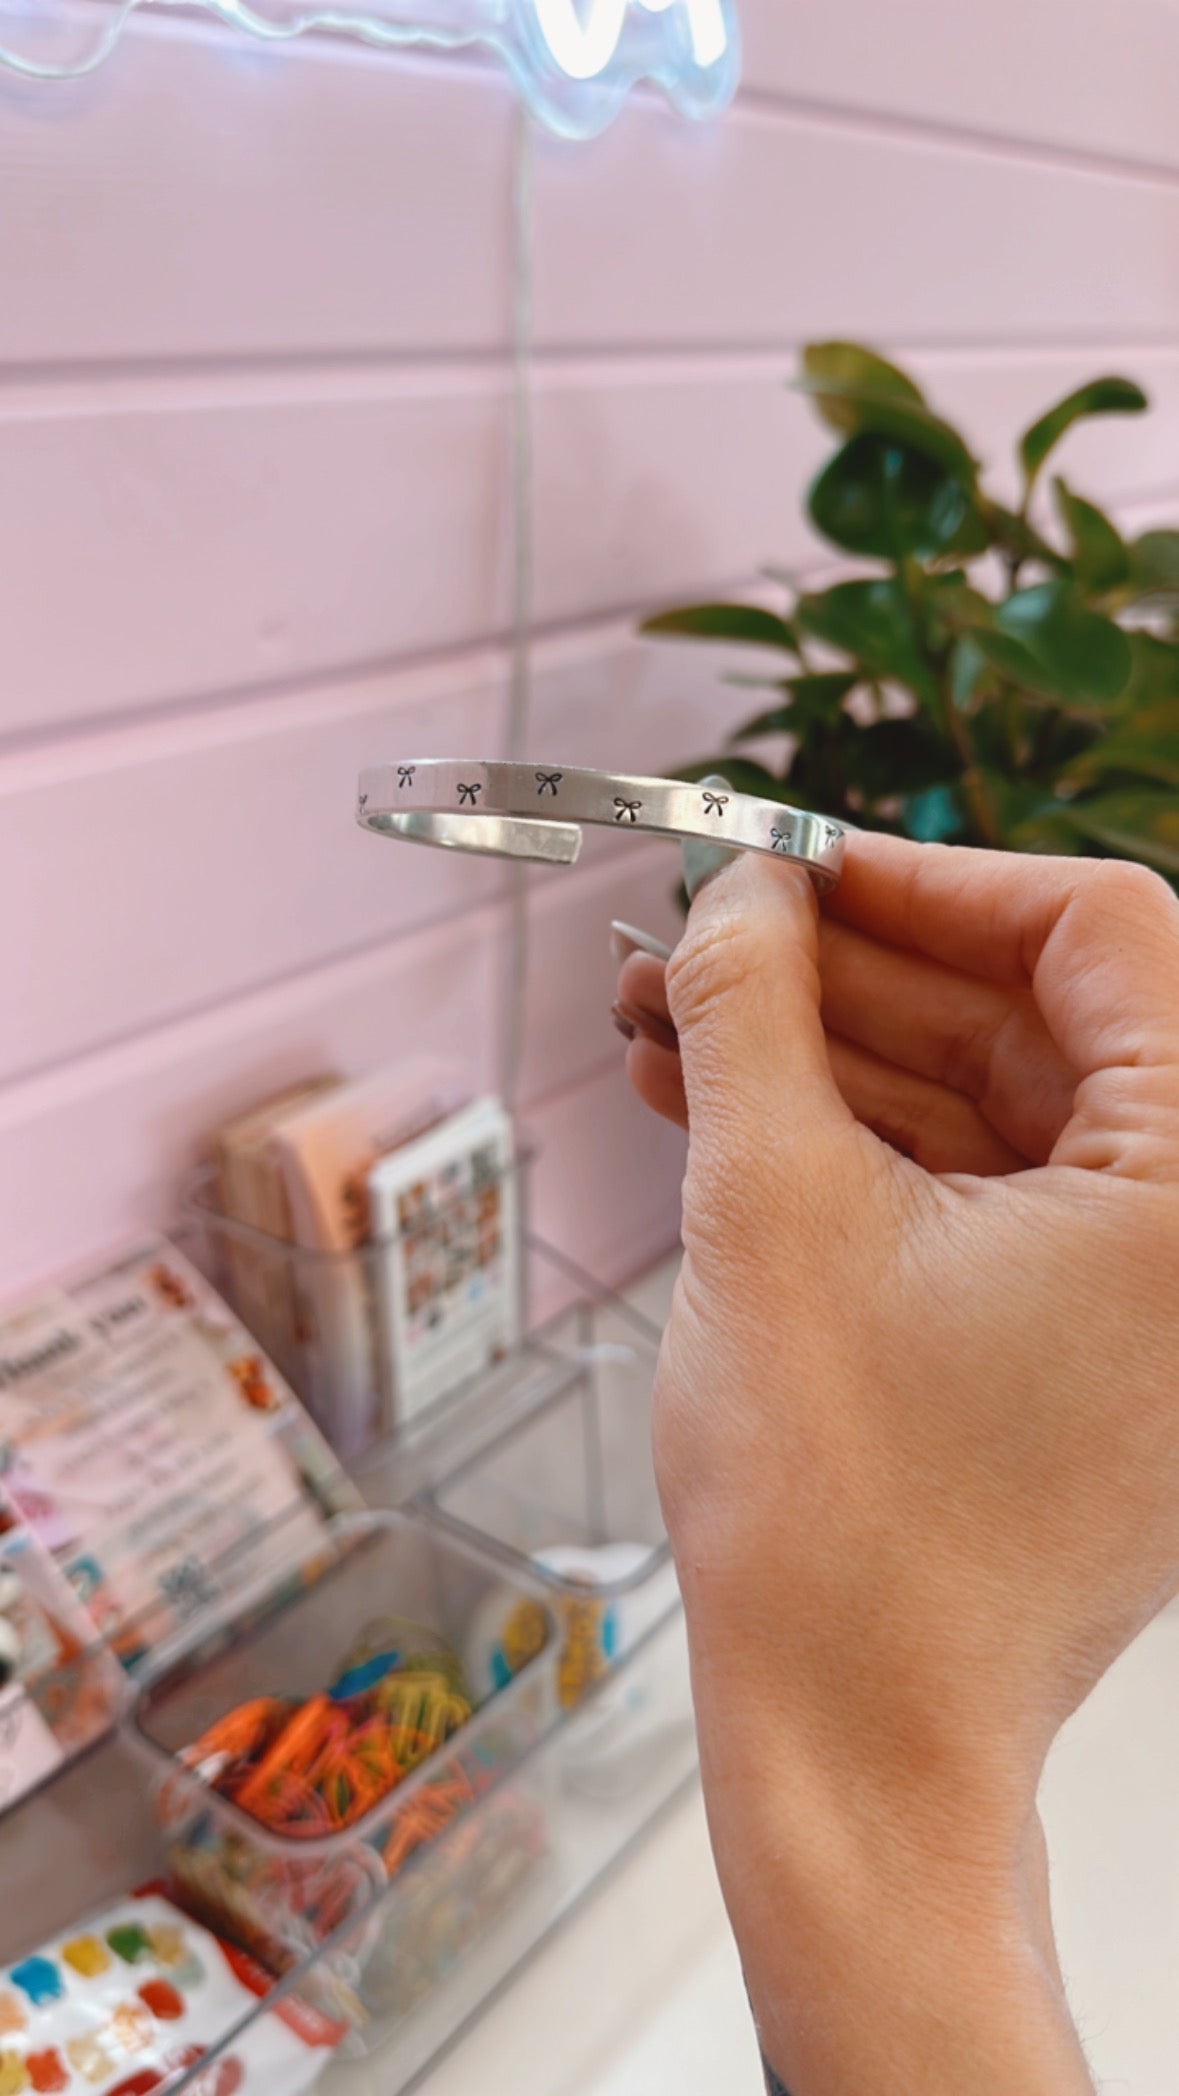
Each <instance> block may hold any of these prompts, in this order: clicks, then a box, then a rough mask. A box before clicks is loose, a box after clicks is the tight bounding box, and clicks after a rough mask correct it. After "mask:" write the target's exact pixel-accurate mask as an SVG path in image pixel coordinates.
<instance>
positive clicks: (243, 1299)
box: [182, 1153, 529, 1461]
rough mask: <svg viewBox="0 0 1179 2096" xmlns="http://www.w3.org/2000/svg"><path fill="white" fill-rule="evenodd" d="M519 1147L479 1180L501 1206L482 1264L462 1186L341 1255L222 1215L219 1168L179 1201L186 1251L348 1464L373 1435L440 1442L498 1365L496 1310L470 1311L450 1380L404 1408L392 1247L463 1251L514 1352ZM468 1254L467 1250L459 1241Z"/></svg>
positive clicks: (519, 1282)
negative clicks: (498, 1234) (392, 1299)
mask: <svg viewBox="0 0 1179 2096" xmlns="http://www.w3.org/2000/svg"><path fill="white" fill-rule="evenodd" d="M528 1165H529V1158H528V1155H527V1153H521V1154H520V1155H519V1156H518V1157H517V1158H516V1159H515V1160H514V1162H513V1164H512V1166H511V1168H510V1170H508V1171H506V1172H504V1173H501V1174H496V1175H494V1176H493V1177H492V1178H491V1179H490V1180H489V1182H488V1183H487V1184H486V1185H484V1186H481V1187H480V1188H479V1189H478V1190H477V1192H478V1198H479V1199H486V1198H491V1199H492V1200H493V1201H496V1200H498V1202H499V1204H500V1211H501V1214H500V1220H501V1226H502V1232H503V1247H502V1250H501V1253H500V1255H499V1257H498V1258H497V1259H496V1260H495V1261H494V1262H493V1263H492V1265H491V1266H490V1267H488V1268H487V1269H486V1270H484V1269H483V1268H482V1267H481V1266H480V1265H479V1264H478V1263H474V1262H475V1249H474V1247H475V1240H476V1236H477V1230H476V1218H475V1208H474V1203H475V1199H476V1193H475V1192H474V1191H472V1190H468V1191H467V1192H466V1193H464V1194H461V1195H459V1196H457V1197H456V1198H455V1199H454V1200H453V1202H451V1203H450V1204H447V1203H445V1202H444V1203H443V1204H442V1205H441V1207H436V1208H431V1209H429V1210H428V1211H427V1212H425V1213H424V1214H423V1215H422V1216H421V1217H419V1218H418V1219H417V1220H416V1221H415V1222H414V1223H412V1224H407V1225H406V1227H405V1228H404V1229H403V1230H402V1231H400V1232H399V1233H398V1235H397V1237H395V1238H392V1239H389V1238H386V1239H374V1240H372V1241H370V1242H368V1243H365V1244H362V1245H360V1246H358V1247H357V1248H356V1249H355V1250H354V1251H349V1252H328V1251H315V1250H309V1249H307V1248H306V1247H304V1246H301V1245H293V1244H288V1243H287V1242H286V1241H285V1240H284V1239H283V1238H279V1237H273V1236H271V1235H270V1234H269V1233H268V1232H266V1231H263V1230H257V1229H254V1228H253V1227H252V1226H251V1225H249V1224H246V1223H239V1222H236V1221H235V1220H233V1219H232V1218H231V1217H229V1216H227V1215H226V1214H225V1213H224V1212H223V1210H222V1208H221V1206H220V1197H219V1187H218V1180H217V1174H216V1172H215V1171H213V1170H206V1171H203V1172H200V1173H198V1174H196V1176H195V1177H194V1178H193V1179H192V1181H191V1182H190V1185H189V1188H188V1192H187V1195H186V1198H185V1200H184V1202H183V1204H182V1215H183V1218H184V1227H185V1231H186V1236H187V1240H188V1249H189V1250H190V1252H191V1254H192V1257H193V1258H194V1260H195V1261H196V1264H197V1265H198V1266H199V1267H200V1268H201V1270H202V1272H204V1273H205V1274H206V1275H207V1276H208V1278H209V1279H210V1280H211V1281H212V1283H213V1285H214V1287H216V1288H217V1289H218V1290H219V1291H220V1293H221V1294H222V1295H223V1296H225V1298H226V1300H227V1301H228V1302H230V1303H232V1304H233V1307H234V1309H235V1310H236V1311H237V1313H238V1315H239V1317H240V1318H241V1319H242V1322H243V1323H244V1324H245V1325H246V1327H247V1328H248V1329H249V1330H250V1331H252V1332H253V1334H254V1336H255V1338H257V1339H258V1340H259V1341H260V1342H261V1344H262V1345H263V1347H264V1348H265V1349H266V1351H267V1353H268V1354H269V1355H270V1357H271V1359H272V1360H274V1361H275V1363H276V1365H277V1366H278V1368H279V1369H280V1370H281V1372H282V1373H283V1375H284V1376H285V1377H286V1379H287V1381H288V1382H289V1383H290V1385H291V1387H292V1389H293V1390H294V1391H295V1392H296V1393H297V1395H298V1396H299V1397H300V1398H301V1399H302V1401H303V1403H304V1404H305V1405H306V1407H307V1410H308V1411H309V1412H310V1414H311V1417H312V1418H313V1419H314V1420H315V1422H316V1424H317V1426H318V1427H319V1428H320V1430H321V1431H322V1433H323V1434H324V1435H325V1436H326V1438H327V1440H328V1441H330V1443H331V1445H332V1447H333V1448H334V1449H335V1450H336V1451H337V1453H338V1454H340V1455H341V1456H343V1457H345V1458H346V1459H347V1460H349V1461H354V1460H356V1459H358V1458H359V1457H361V1456H363V1454H364V1453H365V1451H366V1449H368V1448H370V1447H372V1446H373V1445H374V1444H376V1443H378V1442H380V1443H385V1444H392V1443H394V1442H397V1443H399V1444H400V1445H402V1446H403V1447H404V1448H405V1449H407V1450H409V1449H414V1448H422V1447H425V1446H428V1445H430V1444H431V1443H433V1442H436V1441H437V1440H438V1439H439V1438H440V1437H441V1438H445V1437H446V1435H447V1433H448V1432H449V1430H450V1427H451V1424H452V1423H453V1422H454V1420H455V1419H456V1418H459V1417H461V1415H462V1412H463V1410H464V1407H466V1406H467V1405H468V1404H469V1402H470V1401H471V1399H472V1398H473V1397H475V1396H477V1395H478V1394H479V1393H480V1392H481V1390H482V1388H483V1385H484V1383H485V1381H486V1378H487V1377H488V1375H489V1374H491V1375H494V1370H495V1366H496V1363H497V1362H498V1361H499V1360H500V1359H502V1358H505V1352H504V1349H503V1348H501V1346H500V1343H499V1337H498V1334H499V1329H500V1320H499V1314H498V1312H496V1313H495V1314H491V1313H490V1311H489V1312H488V1315H487V1318H486V1319H485V1320H484V1322H483V1323H482V1324H481V1323H480V1321H479V1319H480V1317H482V1316H483V1313H482V1312H478V1313H477V1316H476V1320H475V1322H474V1324H473V1325H472V1326H471V1327H470V1328H467V1327H466V1326H464V1328H463V1329H464V1330H465V1331H466V1337H465V1338H462V1339H460V1340H458V1341H456V1343H455V1350H454V1357H453V1362H452V1364H451V1365H452V1370H453V1380H452V1381H451V1382H450V1384H449V1386H447V1387H444V1388H442V1389H440V1391H439V1395H438V1396H437V1398H436V1399H435V1400H434V1401H433V1402H432V1403H430V1404H428V1405H426V1406H424V1407H422V1406H417V1407H415V1408H414V1409H413V1410H412V1411H409V1412H408V1413H407V1411H406V1409H405V1407H404V1405H403V1404H402V1399H401V1393H400V1392H399V1390H398V1387H397V1376H396V1373H395V1368H394V1360H393V1346H392V1343H391V1339H390V1332H389V1315H390V1312H389V1292H390V1287H391V1285H392V1284H391V1265H392V1260H391V1254H392V1253H393V1251H394V1248H395V1247H396V1248H398V1249H399V1250H400V1252H401V1254H402V1255H403V1262H404V1263H408V1261H409V1260H411V1259H414V1258H416V1259H417V1260H418V1263H419V1264H421V1263H424V1262H426V1255H427V1254H428V1255H429V1261H428V1262H426V1263H434V1264H437V1263H438V1262H439V1261H441V1262H445V1260H446V1258H447V1257H448V1256H452V1255H453V1256H454V1257H457V1258H461V1257H463V1256H467V1257H469V1259H470V1260H471V1262H473V1263H471V1264H470V1265H468V1266H467V1267H465V1268H463V1271H465V1272H466V1273H467V1276H468V1282H467V1285H469V1286H470V1287H472V1288H475V1287H482V1288H483V1289H484V1290H485V1292H486V1303H487V1304H488V1305H490V1304H491V1303H492V1302H494V1303H497V1304H498V1303H500V1302H501V1301H502V1300H503V1298H501V1296H500V1294H499V1293H498V1290H499V1288H500V1287H501V1285H502V1287H503V1288H504V1289H505V1290H506V1291H507V1296H506V1303H507V1308H506V1317H505V1320H504V1321H505V1324H506V1327H507V1329H509V1330H510V1332H511V1333H512V1335H513V1337H512V1340H511V1345H510V1347H509V1348H508V1350H507V1351H509V1352H510V1351H512V1350H514V1347H515V1346H516V1345H518V1344H519V1343H520V1342H521V1341H522V1339H523V1335H524V1332H525V1329H526V1325H527V1315H526V1309H527V1305H526V1293H527V1261H526V1258H525V1256H524V1244H525V1239H526V1234H527V1233H526V1228H525V1222H526V1207H527V1191H528ZM456 1243H457V1244H458V1250H457V1251H455V1250H454V1247H455V1244H456ZM464 1246H465V1247H466V1253H465V1254H464V1253H463V1247H464Z"/></svg>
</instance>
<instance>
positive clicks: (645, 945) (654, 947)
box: [610, 917, 671, 968]
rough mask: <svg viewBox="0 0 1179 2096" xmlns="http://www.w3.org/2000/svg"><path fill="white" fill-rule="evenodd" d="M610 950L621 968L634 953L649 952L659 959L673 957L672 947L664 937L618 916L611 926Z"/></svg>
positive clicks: (667, 959)
mask: <svg viewBox="0 0 1179 2096" xmlns="http://www.w3.org/2000/svg"><path fill="white" fill-rule="evenodd" d="M610 951H611V953H612V954H613V956H614V959H615V960H616V961H617V963H618V965H619V967H620V968H621V966H622V963H623V962H624V961H629V959H630V957H631V955H632V953H649V954H651V955H652V956H653V957H654V959H655V960H657V961H670V959H671V948H670V946H668V945H667V944H666V942H665V941H664V940H663V939H657V938H656V937H655V934H654V932H642V931H640V930H639V928H638V926H637V925H636V924H623V923H622V921H621V919H620V918H617V917H616V918H615V920H614V922H613V924H612V925H611V926H610Z"/></svg>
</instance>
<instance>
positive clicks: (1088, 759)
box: [643, 342, 1179, 883]
mask: <svg viewBox="0 0 1179 2096" xmlns="http://www.w3.org/2000/svg"><path fill="white" fill-rule="evenodd" d="M799 384H800V386H801V387H802V389H803V390H804V391H805V392H806V393H807V394H809V396H810V397H811V400H812V401H813V403H814V406H815V408H816V409H817V411H818V413H819V415H820V417H821V418H822V420H823V422H824V423H825V424H826V425H827V426H828V428H829V429H831V430H833V431H834V432H835V433H836V435H837V436H838V438H839V440H840V442H839V448H838V450H837V451H836V452H835V455H834V457H833V458H831V459H830V460H829V462H828V463H827V464H826V465H825V466H824V467H823V469H822V471H821V472H820V473H819V475H818V477H817V479H816V480H815V481H814V482H813V484H812V486H811V488H810V491H809V495H808V509H809V513H810V517H811V521H812V523H813V524H814V525H815V526H816V527H817V528H818V530H819V531H820V532H821V533H822V535H823V536H824V537H825V538H826V539H828V540H829V541H830V542H831V543H832V544H833V545H834V546H836V547H838V548H839V550H840V552H841V553H845V554H846V553H852V554H857V555H860V556H864V557H866V558H868V559H869V560H870V561H871V562H872V563H873V566H872V569H871V571H870V572H868V573H865V574H862V575H856V576H854V577H851V578H849V579H844V580H840V581H838V582H836V583H835V584H834V586H833V587H831V588H828V589H822V590H814V591H811V590H806V589H798V588H796V587H795V586H794V584H793V583H792V581H791V579H790V578H789V577H787V576H783V575H780V574H779V575H776V576H773V577H772V579H774V580H776V581H777V582H779V583H784V584H785V585H786V587H787V589H788V592H789V595H788V600H787V603H786V606H785V608H784V610H783V611H782V612H781V613H778V612H774V611H770V610H766V609H763V608H761V607H759V606H756V605H752V604H741V603H731V604H698V605H693V606H689V607H686V608H682V609H680V610H675V611H667V612H663V613H662V614H660V616H658V617H656V618H652V619H649V620H647V622H646V624H645V626H644V629H643V630H644V631H645V632H647V633H653V634H667V635H675V636H680V637H683V636H688V637H693V638H698V639H703V640H710V641H714V642H715V641H723V642H730V643H745V644H748V645H750V646H753V647H757V648H759V649H762V650H765V649H769V650H770V651H772V652H773V653H775V654H777V655H779V656H780V657H782V658H784V660H783V663H782V665H781V666H780V667H775V669H774V672H773V673H772V674H758V675H752V676H749V675H742V676H735V677H732V678H731V679H730V680H729V681H730V682H732V683H734V684H738V685H740V686H742V687H749V686H752V687H755V688H758V689H762V690H764V691H765V692H767V693H768V694H770V695H771V696H770V697H769V699H768V701H767V703H766V705H765V706H764V707H763V710H761V711H760V712H759V713H758V715H757V717H756V718H755V719H753V720H750V721H747V722H746V723H745V724H744V726H742V727H740V728H739V729H737V731H736V732H735V733H734V735H733V736H732V738H731V744H730V748H729V749H728V750H727V751H725V753H724V754H723V755H721V756H711V757H708V758H705V759H703V760H701V762H700V763H698V764H694V765H691V766H688V767H685V769H684V771H683V773H682V776H684V777H688V778H700V777H702V776H704V774H706V773H707V772H712V771H723V772H725V773H726V774H727V776H728V777H729V779H730V780H731V782H732V784H733V785H734V786H735V787H736V788H738V789H739V790H743V791H746V792H750V793H756V794H759V795H761V796H762V797H763V798H766V799H771V800H783V799H790V800H792V801H798V802H800V803H801V804H802V805H803V806H811V807H814V808H818V809H822V810H823V811H824V812H826V813H829V814H832V815H835V816H842V817H845V818H846V819H847V820H849V821H851V822H854V823H858V824H859V825H860V826H861V827H863V828H872V829H883V830H892V831H894V832H898V833H900V834H903V835H906V836H910V837H915V838H919V839H921V840H923V841H928V840H932V839H947V840H953V841H956V842H962V843H969V844H982V845H990V846H1002V847H1006V848H1010V849H1013V850H1030V851H1052V852H1068V853H1085V854H1089V855H1096V856H1114V857H1122V858H1134V859H1141V860H1144V861H1145V862H1146V863H1147V864H1148V865H1150V866H1153V867H1155V868H1157V869H1158V870H1159V871H1160V872H1161V873H1163V874H1165V875H1167V876H1168V877H1169V878H1170V879H1171V880H1172V881H1174V882H1177V883H1179V531H1150V532H1147V533H1146V534H1145V536H1143V537H1140V538H1137V539H1134V540H1132V541H1129V542H1127V541H1126V540H1125V539H1123V537H1122V536H1121V534H1120V533H1119V531H1118V530H1117V528H1116V526H1115V525H1114V524H1113V523H1112V522H1111V520H1110V519H1109V518H1108V517H1107V516H1105V515H1103V513H1102V512H1101V510H1099V509H1098V508H1096V507H1095V505H1094V504H1093V503H1091V502H1089V501H1087V500H1085V499H1084V498H1083V497H1082V496H1080V495H1079V494H1077V493H1076V492H1075V491H1074V490H1073V488H1072V487H1070V486H1069V485H1068V483H1067V482H1065V481H1064V480H1061V479H1056V480H1054V481H1053V483H1052V494H1053V504H1052V506H1051V513H1050V506H1049V504H1048V503H1047V502H1046V501H1044V500H1043V489H1042V480H1041V476H1042V474H1043V469H1044V466H1045V464H1046V462H1047V460H1048V457H1049V455H1050V453H1051V452H1052V451H1053V450H1054V449H1055V447H1056V445H1057V444H1058V443H1059V442H1060V439H1061V438H1062V437H1063V436H1064V435H1065V434H1066V432H1067V431H1068V430H1069V429H1071V428H1072V427H1073V425H1074V424H1075V423H1076V422H1078V421H1080V420H1081V419H1082V418H1083V417H1086V416H1092V415H1108V414H1136V413H1140V412H1141V411H1142V410H1143V409H1145V407H1146V406H1147V401H1146V397H1145V395H1144V394H1143V393H1142V392H1141V391H1140V389H1139V388H1138V387H1137V386H1136V385H1134V384H1133V383H1132V382H1131V381H1130V380H1128V379H1124V378H1099V379H1094V380H1092V381H1091V383H1090V384H1089V385H1086V386H1082V387H1081V388H1080V389H1079V390H1078V391H1077V392H1075V393H1072V394H1070V395H1069V396H1068V398H1067V399H1065V400H1062V401H1061V402H1059V404H1058V405H1057V406H1056V407H1054V408H1052V409H1051V410H1050V411H1049V412H1048V413H1047V414H1045V415H1043V416H1042V417H1041V418H1040V420H1039V421H1037V422H1036V423H1035V424H1033V426H1032V428H1031V429H1029V430H1028V431H1026V433H1025V434H1024V436H1023V437H1022V438H1021V440H1020V444H1019V464H1020V471H1021V477H1022V498H1021V500H1020V503H1019V507H1018V509H1009V508H1007V507H1005V505H1004V504H1003V503H1001V502H998V501H996V500H995V499H994V497H993V496H991V495H989V494H988V493H987V492H986V490H985V489H984V487H983V486H982V483H981V480H980V477H979V464H978V461H977V460H976V459H975V458H974V457H973V455H972V453H971V452H970V450H969V449H968V447H967V445H966V443H965V442H964V441H963V439H962V437H961V436H959V434H958V432H957V431H956V430H955V429H953V428H951V426H950V424H949V423H947V422H945V421H943V420H942V419H941V417H940V416H938V415H937V414H936V413H935V412H934V410H933V409H932V408H931V407H930V406H929V404H928V402H927V401H926V399H925V396H924V394H923V393H922V392H921V391H920V389H919V388H918V387H917V386H916V385H915V384H914V382H913V380H912V379H911V378H909V377H908V376H907V375H906V374H905V373H904V372H903V371H900V370H898V369H897V367H896V366H895V365H893V364H890V363H886V362H885V360H884V359H883V358H882V357H880V356H878V355H876V354H875V352H874V351H872V350H870V349H866V348H863V347H860V346H859V345H857V344H854V343H845V342H825V343H816V344H813V345H812V346H811V347H810V348H808V349H807V350H806V351H805V352H804V354H803V359H802V371H801V375H800V379H799ZM778 737H786V738H787V739H788V740H787V744H786V749H785V752H784V756H783V759H782V761H780V762H778V763H776V764H775V765H773V766H771V764H769V763H764V762H761V761H755V760H754V758H753V757H752V756H750V755H743V754H740V753H739V749H740V745H742V744H746V743H750V742H754V743H764V742H765V741H766V739H767V738H770V739H771V746H772V739H773V738H778ZM735 752H736V753H735Z"/></svg>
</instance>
